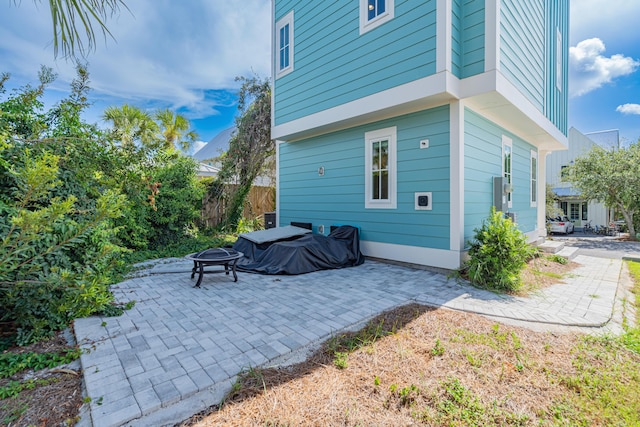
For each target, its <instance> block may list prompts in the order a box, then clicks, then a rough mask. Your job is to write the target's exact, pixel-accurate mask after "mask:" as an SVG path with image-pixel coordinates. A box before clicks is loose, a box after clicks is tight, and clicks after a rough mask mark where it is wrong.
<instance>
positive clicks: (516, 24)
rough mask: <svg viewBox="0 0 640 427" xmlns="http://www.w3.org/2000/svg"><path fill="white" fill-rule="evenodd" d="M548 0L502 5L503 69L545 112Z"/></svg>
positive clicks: (514, 0) (505, 1)
mask: <svg viewBox="0 0 640 427" xmlns="http://www.w3.org/2000/svg"><path fill="white" fill-rule="evenodd" d="M544 1H545V0H503V1H502V3H501V6H500V69H501V70H502V73H503V74H504V75H505V76H506V77H507V78H508V79H509V81H511V83H512V84H513V85H515V86H516V87H517V88H518V89H519V90H520V91H521V92H522V93H523V94H524V95H525V96H526V97H527V98H528V99H529V100H530V101H531V102H532V103H533V104H534V105H535V106H536V108H538V109H539V110H540V112H544V108H545V107H544V98H545V94H544V92H545V82H544V76H545V67H546V62H545V10H544Z"/></svg>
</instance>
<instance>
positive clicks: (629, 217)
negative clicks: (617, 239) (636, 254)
mask: <svg viewBox="0 0 640 427" xmlns="http://www.w3.org/2000/svg"><path fill="white" fill-rule="evenodd" d="M618 207H619V208H620V212H621V213H622V216H623V217H624V221H625V222H626V223H627V228H628V229H629V238H630V239H631V240H636V229H635V227H634V226H633V211H631V212H629V211H628V210H627V209H625V208H624V206H622V204H621V203H619V204H618Z"/></svg>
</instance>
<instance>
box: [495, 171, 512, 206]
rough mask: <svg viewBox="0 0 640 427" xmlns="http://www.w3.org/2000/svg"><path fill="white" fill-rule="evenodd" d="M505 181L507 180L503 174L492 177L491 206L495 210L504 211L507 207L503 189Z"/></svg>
mask: <svg viewBox="0 0 640 427" xmlns="http://www.w3.org/2000/svg"><path fill="white" fill-rule="evenodd" d="M506 182H507V180H506V179H505V178H504V177H503V176H494V177H493V206H495V208H496V211H500V212H506V211H507V210H508V209H509V204H508V202H507V193H506V192H505V191H504V186H505V184H506Z"/></svg>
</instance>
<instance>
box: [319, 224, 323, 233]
mask: <svg viewBox="0 0 640 427" xmlns="http://www.w3.org/2000/svg"><path fill="white" fill-rule="evenodd" d="M318 234H324V225H322V224H320V225H319V226H318Z"/></svg>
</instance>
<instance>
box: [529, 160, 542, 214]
mask: <svg viewBox="0 0 640 427" xmlns="http://www.w3.org/2000/svg"><path fill="white" fill-rule="evenodd" d="M533 159H535V160H536V170H535V172H536V177H535V185H534V179H533V172H534V171H533V167H531V163H533ZM529 167H531V171H530V173H531V182H530V185H529V191H530V192H531V197H530V199H529V200H530V201H531V207H532V208H537V207H538V180H539V179H540V178H539V177H540V168H539V167H538V152H537V151H535V150H531V159H530V160H529ZM534 196H535V200H534Z"/></svg>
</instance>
